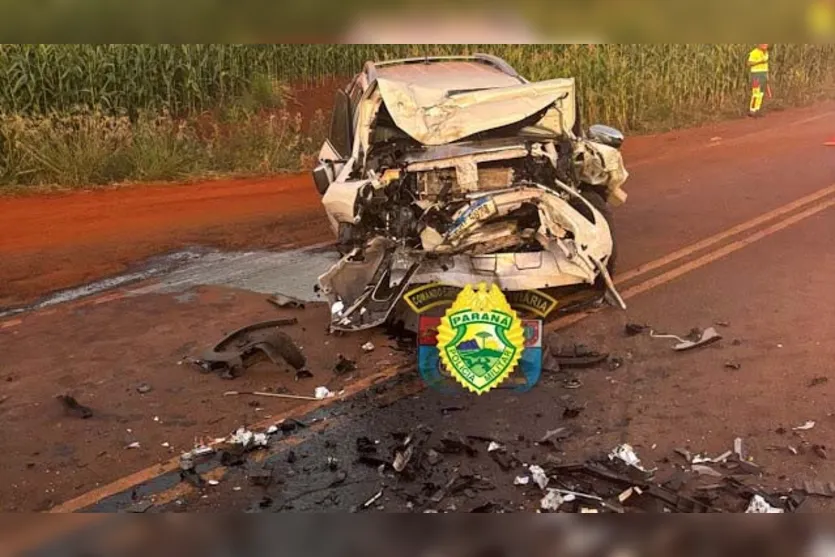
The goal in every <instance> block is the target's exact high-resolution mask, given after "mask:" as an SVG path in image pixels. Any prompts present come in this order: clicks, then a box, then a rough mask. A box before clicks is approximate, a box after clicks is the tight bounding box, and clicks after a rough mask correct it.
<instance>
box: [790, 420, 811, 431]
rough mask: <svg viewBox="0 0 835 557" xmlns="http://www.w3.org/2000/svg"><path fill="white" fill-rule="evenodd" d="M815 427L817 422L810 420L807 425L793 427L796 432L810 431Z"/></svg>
mask: <svg viewBox="0 0 835 557" xmlns="http://www.w3.org/2000/svg"><path fill="white" fill-rule="evenodd" d="M814 427H815V422H813V421H812V420H809V421H808V422H806V423H805V424H803V425H801V426H797V427H793V428H792V429H793V430H794V431H808V430H810V429H812V428H814Z"/></svg>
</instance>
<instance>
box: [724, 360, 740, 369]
mask: <svg viewBox="0 0 835 557" xmlns="http://www.w3.org/2000/svg"><path fill="white" fill-rule="evenodd" d="M725 368H726V369H732V370H734V371H739V370H740V369H742V364H740V363H739V362H734V361H732V360H728V361H727V362H725Z"/></svg>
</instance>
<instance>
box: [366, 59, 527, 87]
mask: <svg viewBox="0 0 835 557" xmlns="http://www.w3.org/2000/svg"><path fill="white" fill-rule="evenodd" d="M376 74H377V75H376V77H378V78H380V77H382V78H385V79H391V80H394V81H401V82H405V83H410V84H415V85H420V86H423V87H429V88H433V89H442V90H445V91H457V90H467V89H490V88H494V87H509V86H512V85H519V84H521V83H524V80H522V79H521V78H520V77H518V76H514V75H511V74H508V73H507V72H505V71H502V70H501V69H499V68H497V67H495V66H493V65H490V64H488V63H485V62H484V61H482V60H429V61H427V62H422V61H421V62H417V61H413V60H412V61H408V62H406V63H398V62H394V63H386V64H380V65H378V66H377V67H376Z"/></svg>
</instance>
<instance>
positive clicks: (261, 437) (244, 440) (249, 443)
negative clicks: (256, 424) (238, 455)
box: [227, 427, 267, 450]
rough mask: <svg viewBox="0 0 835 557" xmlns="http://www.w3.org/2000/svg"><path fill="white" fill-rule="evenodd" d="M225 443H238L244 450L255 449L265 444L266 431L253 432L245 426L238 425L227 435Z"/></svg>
mask: <svg viewBox="0 0 835 557" xmlns="http://www.w3.org/2000/svg"><path fill="white" fill-rule="evenodd" d="M227 443H230V444H232V445H240V446H241V447H242V448H243V449H244V450H249V449H257V448H259V447H266V446H267V434H266V433H253V432H251V431H249V430H248V429H246V428H245V427H239V428H238V430H237V431H235V433H233V434H232V435H230V436H229V438H228V439H227Z"/></svg>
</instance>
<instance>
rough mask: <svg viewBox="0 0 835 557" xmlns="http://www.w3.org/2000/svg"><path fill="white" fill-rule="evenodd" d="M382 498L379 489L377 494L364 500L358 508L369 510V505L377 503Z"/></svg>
mask: <svg viewBox="0 0 835 557" xmlns="http://www.w3.org/2000/svg"><path fill="white" fill-rule="evenodd" d="M382 496H383V490H382V489H381V490H380V491H378V492H377V493H375V494H374V495H372V496H371V497H369V498H368V499H366V500H365V502H364V503H363V504H362V505H360V508H361V509H367V508H369V507H370V506H371V505H373V504H374V503H376V502H377V501H379V500H380V498H381V497H382Z"/></svg>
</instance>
